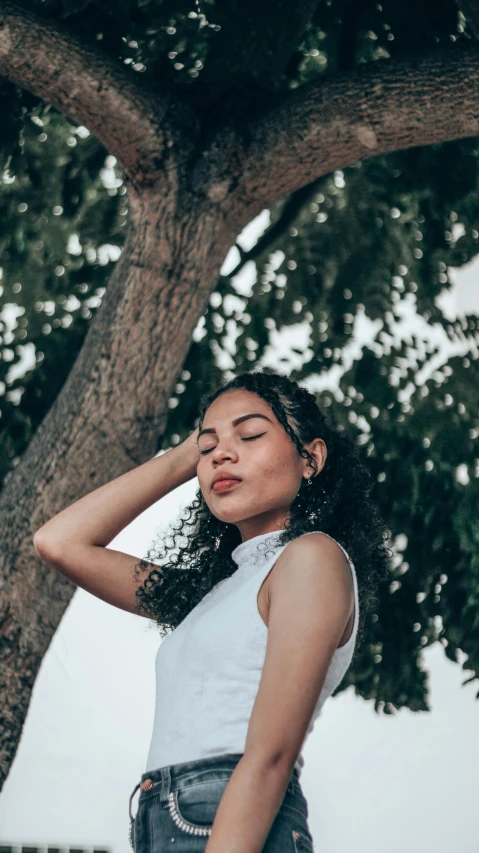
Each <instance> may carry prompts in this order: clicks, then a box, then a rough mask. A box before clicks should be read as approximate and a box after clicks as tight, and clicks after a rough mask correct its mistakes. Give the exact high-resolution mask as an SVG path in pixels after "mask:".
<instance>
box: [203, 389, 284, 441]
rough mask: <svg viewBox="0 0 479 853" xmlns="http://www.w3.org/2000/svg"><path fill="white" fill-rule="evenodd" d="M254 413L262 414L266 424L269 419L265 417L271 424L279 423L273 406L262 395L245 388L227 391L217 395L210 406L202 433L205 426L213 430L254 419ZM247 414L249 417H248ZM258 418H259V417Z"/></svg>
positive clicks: (205, 416)
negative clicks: (252, 416)
mask: <svg viewBox="0 0 479 853" xmlns="http://www.w3.org/2000/svg"><path fill="white" fill-rule="evenodd" d="M253 414H255V415H262V416H263V417H262V420H263V423H264V424H266V423H267V421H265V420H264V419H265V418H267V419H268V421H269V422H270V423H271V424H276V423H277V419H276V417H275V415H274V413H273V411H272V409H271V407H270V406H269V405H268V404H267V403H266V402H265V401H264V400H263V399H262V397H259V396H258V394H254V393H252V392H251V391H246V390H244V389H235V390H234V391H227V392H225V393H224V394H221V395H220V396H219V397H217V398H216V400H214V401H213V402H212V403H211V405H210V406H208V408H207V410H206V412H205V415H204V419H203V423H202V430H201V431H200V435H201V432H202V431H203V428H204V429H205V430H206V429H207V430H208V431H211V432H213V431H215V429H218V428H221V427H223V426H225V427H226V426H229V425H230V424H233V426H236V425H237V423H238V422H240V421H241V422H242V421H244V420H253V419H252V418H251V415H253ZM246 415H248V416H249V417H248V418H246V417H245V416H246ZM257 420H259V418H258V419H257Z"/></svg>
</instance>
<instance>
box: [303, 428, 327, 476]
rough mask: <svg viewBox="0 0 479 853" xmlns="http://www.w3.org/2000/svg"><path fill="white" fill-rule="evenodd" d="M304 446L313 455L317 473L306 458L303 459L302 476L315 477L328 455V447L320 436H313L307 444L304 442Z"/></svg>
mask: <svg viewBox="0 0 479 853" xmlns="http://www.w3.org/2000/svg"><path fill="white" fill-rule="evenodd" d="M304 446H305V448H306V450H309V452H310V453H311V456H313V457H314V459H315V461H316V466H317V471H318V473H316V472H315V471H314V470H313V467H312V465H311V464H310V463H309V462H308V460H307V459H305V460H304V470H303V476H304V477H305V479H308V478H309V477H311V479H313V478H314V477H317V476H318V474H319V472H320V471H322V469H323V468H324V465H325V463H326V458H327V455H328V448H327V447H326V444H325V442H324V440H323V439H322V438H314V439H313V441H310V442H309V444H305V445H304ZM306 475H307V476H306Z"/></svg>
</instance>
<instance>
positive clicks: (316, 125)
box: [195, 45, 479, 222]
mask: <svg viewBox="0 0 479 853" xmlns="http://www.w3.org/2000/svg"><path fill="white" fill-rule="evenodd" d="M478 96H479V49H478V47H477V46H475V45H472V46H471V47H466V48H458V47H454V48H450V49H449V48H448V49H446V50H436V49H434V50H430V51H427V52H425V53H423V54H420V55H416V54H415V55H414V56H406V57H404V58H401V59H391V60H389V59H387V60H378V61H376V62H369V63H366V64H363V65H360V66H358V67H357V68H356V69H355V70H354V71H352V72H343V73H339V74H336V75H334V76H333V75H331V76H330V77H327V76H322V77H321V79H320V80H318V81H315V82H314V83H311V84H308V85H305V86H303V87H301V88H299V89H295V90H294V91H293V92H292V93H291V94H289V95H288V96H287V97H286V98H285V99H284V100H283V101H282V103H279V104H278V103H277V102H276V104H275V105H274V106H273V107H272V108H271V109H270V110H269V111H268V112H266V113H265V114H264V115H263V116H261V117H260V118H258V119H256V120H253V121H252V122H251V123H250V124H249V125H247V126H246V127H245V130H244V131H243V138H242V148H241V149H237V150H236V151H234V152H232V151H231V148H230V149H229V150H228V151H227V152H226V156H225V158H224V160H223V162H220V161H219V160H218V159H216V162H215V164H214V168H215V169H216V170H217V174H216V176H215V179H213V178H212V176H211V174H210V180H211V182H212V184H216V185H217V186H221V185H222V182H224V183H223V186H224V188H225V190H224V200H223V208H224V210H225V214H226V216H228V215H231V216H235V214H237V212H238V210H241V211H242V213H243V214H244V221H245V222H249V221H250V220H251V219H252V217H253V216H256V215H257V214H258V213H260V212H261V210H263V209H264V208H265V207H268V205H270V204H273V203H274V202H276V201H278V200H279V199H281V198H284V196H287V195H289V194H290V193H292V192H294V191H295V190H297V189H299V188H300V187H303V186H305V185H306V184H308V183H309V182H311V181H313V180H315V179H317V178H318V177H321V176H322V175H324V174H326V173H328V172H331V171H333V170H334V169H339V168H344V167H346V166H349V165H351V164H352V163H354V162H356V161H357V160H361V159H365V158H369V157H375V156H377V155H378V154H384V153H386V152H388V151H398V150H401V149H405V148H411V147H414V146H418V145H431V144H434V143H439V142H446V141H449V140H453V139H460V138H462V137H466V136H476V135H477V134H478V133H479V111H478V108H477V99H478ZM215 148H216V149H217V148H218V140H216V144H215ZM207 162H208V158H207V157H203V166H204V165H205V163H207ZM210 162H211V161H210ZM197 168H198V174H197V175H196V178H195V181H197V180H198V178H199V172H200V171H201V168H200V167H199V166H197ZM227 172H228V175H229V181H226V180H225V179H226V174H227ZM226 186H227V190H226ZM242 221H243V218H242Z"/></svg>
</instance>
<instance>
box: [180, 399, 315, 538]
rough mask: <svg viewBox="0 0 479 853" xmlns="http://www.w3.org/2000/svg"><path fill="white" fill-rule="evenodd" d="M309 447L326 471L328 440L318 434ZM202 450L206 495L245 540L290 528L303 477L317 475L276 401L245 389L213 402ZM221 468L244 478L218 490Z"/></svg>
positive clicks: (202, 436)
mask: <svg viewBox="0 0 479 853" xmlns="http://www.w3.org/2000/svg"><path fill="white" fill-rule="evenodd" d="M252 415H255V417H251V416H252ZM246 416H249V417H246ZM251 439H252V440H251ZM306 447H307V449H308V450H309V451H310V453H311V454H312V455H313V456H314V457H315V459H316V462H317V466H318V471H319V470H321V468H322V467H323V465H324V462H325V461H326V445H325V443H324V441H323V440H322V439H315V440H314V442H311V444H309V445H306ZM198 449H199V451H200V454H201V455H200V459H199V462H198V466H197V475H198V480H199V484H200V488H201V491H202V493H203V496H204V499H205V501H206V503H207V505H208V507H209V509H210V510H211V512H212V513H213V514H214V515H215V516H216V517H217V518H218V519H220V520H221V521H224V522H228V523H229V524H235V525H236V526H237V527H238V529H239V531H240V533H241V536H242V540H243V541H246V539H250V538H252V537H253V536H257V535H259V534H260V533H268V532H270V531H272V530H279V529H280V528H282V527H284V526H285V522H286V519H287V518H288V515H289V508H290V505H291V503H292V501H293V500H294V498H295V497H296V495H297V493H298V491H299V488H300V486H301V480H302V478H303V477H305V475H307V476H306V477H305V478H306V479H307V478H308V477H309V476H314V472H313V469H312V467H311V465H310V464H309V463H308V461H307V460H306V459H304V458H303V457H302V456H300V454H299V453H298V451H297V449H296V446H295V445H294V444H293V442H292V440H291V439H290V437H289V436H288V435H287V433H286V432H285V431H284V429H283V427H282V425H281V424H280V423H279V421H278V420H277V418H276V416H275V415H274V413H273V411H272V409H271V408H270V406H269V405H268V404H267V403H266V402H265V401H264V400H263V399H262V398H261V397H259V396H257V395H256V394H254V393H252V392H250V391H246V390H244V389H235V390H233V391H226V392H225V393H224V394H221V395H220V396H219V397H217V398H216V400H214V401H213V403H212V404H211V405H210V406H209V407H208V409H207V411H206V413H205V417H204V421H203V426H202V429H201V431H200V433H199V435H198ZM218 472H221V473H223V472H227V473H228V474H232V475H233V476H234V477H238V478H240V482H236V483H235V484H234V485H232V486H230V487H229V488H226V489H223V490H221V491H220V490H218V491H216V490H215V489H214V488H213V478H214V476H215V474H217V473H218Z"/></svg>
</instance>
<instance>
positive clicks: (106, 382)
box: [0, 3, 479, 786]
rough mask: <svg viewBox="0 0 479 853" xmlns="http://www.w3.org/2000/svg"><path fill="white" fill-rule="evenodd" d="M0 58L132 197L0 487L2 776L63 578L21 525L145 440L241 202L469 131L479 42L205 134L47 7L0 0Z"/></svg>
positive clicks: (268, 107) (343, 82)
mask: <svg viewBox="0 0 479 853" xmlns="http://www.w3.org/2000/svg"><path fill="white" fill-rule="evenodd" d="M280 53H281V57H283V53H282V52H280ZM0 74H4V75H5V76H6V77H8V78H9V79H10V80H12V81H14V82H16V83H18V84H19V85H21V86H24V87H26V88H28V89H30V90H31V91H32V92H34V93H36V94H37V95H40V96H41V97H43V98H45V99H46V100H47V101H48V102H50V103H52V104H53V105H55V106H56V107H58V108H59V109H60V110H62V111H64V112H65V113H66V114H68V115H69V116H71V117H72V118H74V119H75V120H77V121H79V122H81V123H82V124H84V125H85V126H87V127H88V128H89V129H90V131H91V132H92V133H93V134H95V135H96V136H97V137H98V138H99V139H100V140H101V141H102V142H103V143H104V144H105V146H106V147H107V148H108V150H109V151H111V152H112V153H113V154H114V155H115V156H116V157H117V159H118V161H119V162H120V164H121V165H122V167H123V168H124V170H125V174H126V178H127V188H128V193H129V209H130V224H129V232H128V236H127V240H126V243H125V247H124V250H123V254H122V256H121V259H120V261H119V262H118V263H117V265H116V267H115V271H114V273H113V275H112V277H111V279H110V281H109V283H108V287H107V289H106V293H105V296H104V297H103V301H102V305H101V307H100V308H99V310H98V311H97V313H96V315H95V317H94V319H93V321H92V323H91V326H90V328H89V331H88V334H87V336H86V338H85V342H84V346H83V348H82V350H81V352H80V354H79V356H78V358H77V361H76V362H75V365H74V366H73V368H72V371H71V373H70V376H69V378H68V380H67V382H66V383H65V385H64V387H63V389H62V391H61V393H60V394H59V396H58V398H57V400H56V401H55V404H54V405H53V407H52V409H51V410H50V412H49V413H48V415H47V416H46V418H45V420H44V422H43V423H42V424H41V426H40V427H39V429H38V430H37V432H36V434H35V436H34V438H33V440H32V441H31V443H30V445H29V447H28V448H27V450H26V452H25V453H24V455H23V457H22V459H21V460H20V463H19V465H18V466H17V467H16V468H14V469H13V470H12V471H11V472H10V473H9V475H8V476H7V477H6V479H5V487H4V489H3V491H2V494H1V496H0V529H1V530H2V531H3V532H5V531H8V536H6V535H3V536H2V537H1V540H0V542H1V545H0V547H1V556H0V643H1V645H0V665H1V669H0V696H1V707H0V737H1V742H0V786H1V785H3V781H4V779H5V778H6V776H7V773H8V770H9V768H10V766H11V763H12V761H13V758H14V756H15V753H16V750H17V745H18V742H19V739H20V735H21V731H22V727H23V723H24V720H25V716H26V713H27V710H28V706H29V702H30V696H31V690H32V687H33V684H34V681H35V678H36V675H37V672H38V669H39V667H40V664H41V661H42V658H43V656H44V654H45V652H46V650H47V648H48V646H49V643H50V641H51V638H52V636H53V634H54V632H55V630H56V628H57V626H58V623H59V621H60V619H61V617H62V614H63V613H64V610H65V608H66V606H67V604H68V602H69V600H70V598H71V596H72V594H73V592H74V589H75V587H74V586H73V585H72V584H70V583H69V582H68V581H67V580H66V579H64V578H63V577H62V576H61V575H59V574H58V573H57V572H55V571H53V570H52V569H50V568H49V567H48V566H46V565H45V564H44V563H42V562H41V561H40V560H39V558H38V556H37V555H36V552H35V550H34V547H33V534H34V533H35V531H36V530H38V528H39V527H40V526H41V525H42V524H43V523H45V522H46V521H47V520H48V519H49V518H51V517H52V516H53V515H55V514H56V513H58V512H60V511H61V510H62V509H63V508H64V507H65V506H67V505H69V504H71V503H72V502H74V501H76V500H78V499H79V498H80V497H82V496H83V495H84V494H86V493H88V492H90V491H92V490H93V489H95V488H98V487H99V486H101V485H102V484H103V483H105V482H107V481H109V480H111V479H113V478H115V477H117V476H119V475H120V474H122V473H124V472H125V471H126V470H128V469H131V468H132V467H134V466H135V465H138V464H140V463H142V462H144V461H146V460H147V459H148V458H151V457H152V456H153V454H154V453H155V452H156V450H157V448H158V445H159V443H161V442H159V437H160V438H161V435H162V432H163V430H164V426H165V422H166V418H167V413H168V399H169V397H170V395H171V391H172V389H173V387H174V384H175V382H176V379H177V375H178V372H179V370H180V369H181V366H182V363H183V361H184V358H185V356H186V354H187V352H188V349H189V347H190V343H191V337H192V333H193V330H194V328H195V326H196V324H197V322H198V320H199V319H200V317H201V316H202V314H203V313H204V311H205V309H206V306H207V303H208V298H209V294H210V292H211V290H212V289H213V288H214V287H215V285H216V282H217V279H218V275H219V272H220V269H221V265H222V263H223V260H224V257H225V255H226V253H227V251H228V249H229V247H230V245H231V244H232V242H233V241H234V239H235V237H236V235H237V234H238V232H239V231H240V230H241V228H242V227H243V226H244V225H246V224H247V223H248V222H249V221H250V220H251V218H252V216H254V215H255V214H257V213H259V212H260V211H261V210H262V209H263V208H264V207H265V206H267V205H269V204H271V203H273V202H274V201H277V200H278V199H280V198H282V197H284V196H286V195H289V194H290V193H291V192H293V191H297V190H299V189H300V188H302V187H304V186H306V185H307V184H309V183H310V182H311V181H313V180H315V179H317V178H319V177H321V176H322V175H324V174H327V173H328V172H330V171H331V170H332V169H335V168H343V167H345V166H347V165H349V164H350V163H352V162H354V161H356V160H358V159H361V158H365V157H371V156H375V155H376V154H380V153H383V152H385V151H392V150H396V149H399V148H408V147H411V146H415V145H426V144H429V143H432V142H441V141H445V140H450V139H457V138H460V137H463V136H470V135H477V133H478V132H479V111H478V109H477V100H478V93H479V52H478V50H477V48H471V49H468V50H458V49H457V48H451V49H450V50H448V51H440V52H439V51H434V52H431V53H429V54H426V55H423V56H420V57H414V58H412V59H408V58H404V59H401V60H394V61H392V60H391V61H390V60H387V61H381V62H375V63H371V64H370V65H363V66H360V67H358V68H357V69H356V70H355V71H354V72H350V73H347V74H346V73H344V74H342V75H338V76H337V77H321V79H320V80H319V81H318V82H316V83H314V84H311V85H309V86H308V87H305V88H304V89H297V90H293V91H292V92H290V93H288V94H286V95H285V96H281V98H278V97H276V96H275V97H274V99H272V100H271V103H270V104H268V101H267V99H266V100H265V109H264V112H263V115H262V116H261V117H260V118H258V117H257V116H258V101H256V102H255V107H254V115H255V116H256V118H254V119H253V118H251V117H250V118H249V120H248V116H247V115H243V114H241V115H238V116H236V120H235V121H233V122H230V118H231V113H229V114H228V118H227V119H225V122H224V126H223V127H219V128H218V129H215V132H214V133H213V134H211V133H210V134H209V135H208V132H209V130H210V128H209V126H208V127H205V125H206V122H207V119H206V118H205V115H203V114H202V112H201V110H199V111H198V112H197V113H196V112H195V110H194V108H193V106H192V102H191V101H190V104H189V105H188V106H187V105H183V104H179V103H178V102H177V100H176V97H175V95H174V94H172V93H171V92H165V93H164V95H163V96H161V95H158V93H156V92H150V91H149V90H148V89H147V88H146V87H144V86H141V87H140V86H139V85H138V86H137V85H136V84H135V83H134V82H133V81H132V75H131V73H127V72H126V71H125V69H124V68H122V67H117V66H115V65H114V64H112V63H111V62H110V61H109V60H108V59H107V58H106V57H104V56H102V54H101V52H99V51H97V50H93V49H91V48H89V47H85V46H84V45H82V44H81V43H80V42H79V41H78V40H76V39H74V38H73V37H72V36H71V35H70V34H68V33H67V32H66V31H65V30H63V29H62V28H61V27H59V26H58V25H57V24H56V23H55V24H50V23H46V22H44V21H40V20H39V19H37V18H36V17H35V16H34V15H33V14H32V13H31V12H25V11H24V10H22V9H18V7H15V6H13V5H12V4H1V3H0ZM245 102H246V101H243V105H244V103H245ZM252 114H253V113H252ZM207 131H208V132H207ZM200 139H202V140H203V144H204V150H201V149H200V148H199V145H200V142H199V140H200Z"/></svg>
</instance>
